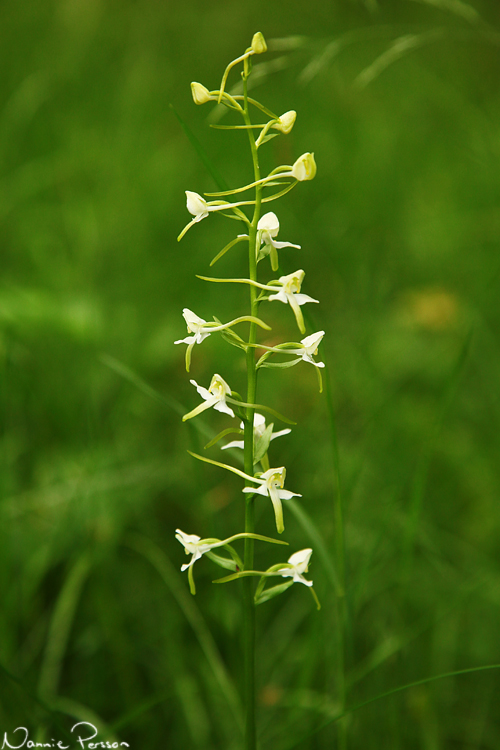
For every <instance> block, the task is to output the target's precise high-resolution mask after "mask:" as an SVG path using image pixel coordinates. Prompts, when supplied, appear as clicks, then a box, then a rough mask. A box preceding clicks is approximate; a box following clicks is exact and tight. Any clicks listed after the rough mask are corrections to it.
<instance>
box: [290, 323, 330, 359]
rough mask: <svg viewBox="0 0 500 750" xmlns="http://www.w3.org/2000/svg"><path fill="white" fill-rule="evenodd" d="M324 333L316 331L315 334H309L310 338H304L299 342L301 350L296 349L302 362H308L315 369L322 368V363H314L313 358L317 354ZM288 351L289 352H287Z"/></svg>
mask: <svg viewBox="0 0 500 750" xmlns="http://www.w3.org/2000/svg"><path fill="white" fill-rule="evenodd" d="M324 335H325V332H324V331H318V332H317V333H311V335H310V336H306V337H305V339H302V340H301V342H300V343H301V344H302V349H297V352H296V353H297V354H300V356H301V357H302V359H303V360H304V362H310V363H311V364H312V365H314V366H315V367H324V366H325V363H324V362H315V361H314V359H313V356H314V355H315V354H317V353H318V346H319V345H320V344H321V341H322V339H323V336H324ZM289 351H290V350H289Z"/></svg>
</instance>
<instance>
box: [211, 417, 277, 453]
mask: <svg viewBox="0 0 500 750" xmlns="http://www.w3.org/2000/svg"><path fill="white" fill-rule="evenodd" d="M240 428H241V429H242V430H243V429H245V425H244V423H243V422H240ZM265 431H266V418H265V417H264V416H263V415H262V414H257V413H255V414H254V415H253V437H254V441H255V442H256V441H257V440H258V439H259V438H261V437H262V435H263V434H264V432H265ZM289 432H291V430H290V429H289V428H287V429H286V430H279V431H278V432H273V433H272V434H271V440H274V439H275V438H277V437H282V436H283V435H288V433H289ZM227 448H241V450H243V449H244V448H245V443H244V441H243V440H232V441H231V442H230V443H227V445H223V446H222V448H221V449H222V450H223V451H224V450H226V449H227Z"/></svg>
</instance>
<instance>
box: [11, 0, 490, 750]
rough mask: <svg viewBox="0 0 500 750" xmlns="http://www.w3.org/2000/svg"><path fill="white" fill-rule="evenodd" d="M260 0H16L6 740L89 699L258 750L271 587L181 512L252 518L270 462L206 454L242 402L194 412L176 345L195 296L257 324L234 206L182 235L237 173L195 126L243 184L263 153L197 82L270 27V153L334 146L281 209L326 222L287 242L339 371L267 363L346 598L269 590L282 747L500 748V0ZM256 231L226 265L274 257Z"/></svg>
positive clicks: (294, 226) (173, 742) (298, 477)
mask: <svg viewBox="0 0 500 750" xmlns="http://www.w3.org/2000/svg"><path fill="white" fill-rule="evenodd" d="M228 7H229V6H227V5H226V4H223V3H221V2H219V1H218V0H217V1H216V2H214V3H212V4H210V5H202V4H201V3H198V2H193V3H184V4H181V5H179V6H175V7H173V6H171V4H167V3H164V4H160V3H154V2H150V1H149V0H139V1H138V2H130V1H129V0H126V1H125V2H123V3H112V2H104V0H92V2H77V1H76V0H71V1H65V2H62V0H61V2H55V0H50V1H49V2H41V0H39V1H37V0H28V2H27V3H14V2H7V3H5V4H3V5H2V8H1V9H0V28H1V29H2V45H0V64H1V66H2V71H3V72H2V84H3V85H2V92H1V95H0V96H1V99H2V106H1V108H0V109H1V114H0V135H1V138H0V257H1V269H2V274H1V277H0V488H1V489H0V560H1V564H0V582H1V589H0V590H1V592H2V613H3V615H2V617H1V618H0V734H2V733H3V732H8V733H10V732H13V731H14V729H16V727H20V726H25V727H28V728H29V730H30V737H31V739H33V740H35V739H36V740H37V741H44V740H45V741H48V740H47V738H48V739H49V740H50V738H52V737H55V739H56V740H57V739H61V740H65V739H66V737H67V733H68V732H69V730H70V729H71V727H72V726H73V724H74V723H76V721H90V722H94V723H96V725H98V726H99V728H100V730H101V732H102V736H103V737H104V738H105V739H108V738H111V737H114V736H116V737H118V739H120V740H122V741H126V742H129V744H130V746H131V747H132V748H139V747H145V748H146V747H147V748H148V749H149V750H156V748H158V749H159V748H165V747H168V748H178V747H190V748H193V750H210V749H211V748H214V750H215V748H217V749H219V748H224V749H226V748H227V749H228V750H233V749H234V750H239V748H240V747H241V734H240V726H241V699H240V694H241V687H242V686H241V678H242V675H241V673H242V665H241V650H240V646H241V632H242V621H241V617H242V613H241V608H240V596H241V591H240V584H239V582H235V583H230V584H227V585H225V586H212V584H211V581H212V580H213V579H214V578H215V577H218V575H219V571H218V569H216V568H214V566H213V565H212V563H211V562H210V561H209V560H206V559H203V560H202V561H200V562H199V563H197V566H196V567H197V570H196V580H197V595H196V598H192V597H191V596H190V594H189V589H188V583H187V579H186V576H185V575H184V574H181V572H180V566H181V564H182V563H183V562H184V555H183V553H182V549H181V548H180V545H179V544H178V543H177V542H176V540H175V539H174V530H175V528H177V527H180V528H182V529H184V530H185V531H186V532H188V533H198V534H200V535H201V536H204V537H208V536H216V537H219V538H224V537H227V536H230V535H231V534H233V533H235V532H236V531H238V530H240V529H241V526H242V513H243V502H242V499H241V484H240V481H239V479H238V478H237V477H234V476H232V475H229V476H227V475H226V474H227V473H225V472H220V471H219V470H218V469H217V468H216V467H212V466H207V465H206V464H201V463H200V462H197V461H195V460H194V459H192V458H191V457H190V456H189V455H188V453H187V450H188V449H189V450H191V451H193V452H196V453H200V452H202V451H203V446H204V445H205V444H206V442H207V440H209V439H210V437H212V436H213V435H214V434H215V432H216V431H218V430H219V429H223V428H224V427H225V426H227V425H226V424H225V423H224V420H223V418H221V420H220V423H219V422H217V423H216V422H214V421H213V420H212V419H211V418H209V417H205V415H203V416H201V417H199V418H198V419H197V420H193V422H194V421H196V425H195V424H190V423H187V424H182V423H181V419H180V416H181V415H182V414H183V413H185V412H187V411H189V410H190V409H192V408H193V407H194V406H195V405H196V403H197V402H196V400H195V398H194V396H195V393H194V389H193V388H192V386H191V385H190V384H189V382H188V378H187V377H186V373H185V371H184V359H183V351H180V350H181V349H183V347H175V346H173V341H174V340H175V339H177V338H180V337H181V336H184V335H185V334H184V331H185V325H184V321H183V320H182V317H181V309H182V308H183V307H184V306H187V307H190V308H192V309H194V310H195V312H197V314H198V315H200V316H202V317H204V318H209V317H211V316H212V315H216V316H217V317H219V318H220V319H221V320H225V319H229V318H230V317H235V314H245V313H246V308H245V305H246V296H247V290H246V289H243V288H242V289H240V288H236V289H232V288H230V285H225V286H224V294H222V292H221V289H220V287H219V286H218V285H215V284H207V283H206V282H203V281H201V280H198V279H196V278H195V274H196V273H198V274H202V275H211V274H212V271H211V270H210V268H209V263H210V260H211V259H212V258H213V257H214V256H215V255H216V254H217V253H218V252H219V250H221V249H222V248H223V247H224V246H225V245H226V244H227V243H228V242H229V241H230V240H231V236H230V230H231V227H227V222H226V223H224V222H222V221H221V220H220V219H219V218H218V217H216V216H211V217H209V219H207V220H206V222H203V223H202V224H201V225H200V226H196V227H194V228H193V229H192V230H190V232H189V233H188V234H187V235H186V237H185V238H184V239H183V241H182V243H181V244H180V245H178V244H177V242H176V240H175V238H176V237H177V235H178V233H179V232H180V230H181V229H182V227H183V226H184V225H185V223H186V222H187V220H188V216H187V212H186V209H185V205H184V190H186V189H189V190H195V191H197V192H200V193H201V192H203V191H204V190H207V191H210V190H214V189H216V187H217V186H216V182H215V181H214V179H213V177H212V176H211V173H210V169H207V167H206V165H205V164H204V163H203V160H202V159H200V155H199V153H198V150H197V148H193V139H194V142H198V143H199V144H201V146H202V148H203V149H204V150H205V151H206V153H207V154H208V155H209V157H210V159H211V161H212V162H213V163H215V164H216V166H217V169H218V171H219V172H220V175H221V176H222V179H223V180H224V181H226V182H227V183H228V184H229V185H236V184H243V182H244V181H245V180H246V179H247V178H248V177H249V176H250V178H251V164H250V163H248V164H243V163H242V162H241V159H240V157H239V155H240V154H241V153H242V150H243V149H242V148H241V146H240V142H241V138H245V137H246V136H245V134H243V135H242V134H234V133H230V134H227V133H224V132H222V131H214V130H211V129H209V128H208V127H207V122H206V117H207V115H208V111H209V109H210V106H209V105H207V108H204V107H195V106H194V104H193V103H192V100H191V97H190V92H189V83H190V81H191V80H200V81H201V82H202V83H205V84H206V85H208V86H210V87H212V86H216V85H217V83H218V79H219V77H220V71H222V69H223V67H224V66H225V64H226V62H227V60H229V59H231V58H232V56H234V54H237V53H238V50H240V48H244V47H245V45H246V44H248V41H249V39H250V38H251V36H252V34H253V33H254V31H256V30H259V29H260V30H261V31H262V32H263V33H264V35H265V36H266V38H267V39H273V38H281V39H286V38H288V37H292V36H294V37H300V39H298V41H297V46H293V45H289V48H288V49H286V45H284V44H283V43H282V44H281V50H278V49H277V47H276V49H277V51H275V52H272V53H271V54H270V55H269V56H268V57H267V60H268V61H272V60H278V62H277V63H275V64H274V66H273V65H270V66H268V68H267V69H266V68H263V69H261V72H262V73H263V77H262V79H260V81H261V82H260V83H259V98H260V99H262V100H263V101H264V102H265V103H268V104H269V106H270V107H271V108H272V109H274V110H276V111H278V112H285V111H287V110H289V109H292V108H293V109H296V110H297V112H298V117H297V122H296V124H295V127H294V130H293V133H292V134H291V135H290V136H288V138H287V139H275V140H274V141H272V142H271V143H270V144H269V145H268V146H266V147H265V148H267V149H268V157H267V158H268V160H269V162H268V163H266V159H264V165H263V167H264V169H265V168H267V166H269V165H272V166H274V165H275V164H276V163H290V160H293V158H294V157H295V156H296V155H298V154H300V153H303V152H304V151H309V150H310V151H314V152H315V156H316V161H317V164H318V174H317V177H316V179H315V180H314V182H312V183H307V184H306V185H304V186H301V190H300V191H299V190H295V191H293V192H292V193H291V194H290V195H289V196H287V197H286V198H285V199H283V201H282V203H281V207H280V211H279V217H280V222H281V226H282V230H281V234H282V236H283V239H286V240H289V241H291V242H294V243H297V244H301V245H302V248H303V249H302V250H294V249H292V248H288V249H287V250H283V251H282V252H281V254H280V261H281V263H282V268H283V272H284V273H288V272H290V271H291V270H294V269H295V268H298V267H304V269H305V270H306V272H307V276H306V284H307V290H306V291H307V292H308V293H310V294H311V295H312V296H314V297H316V298H318V299H320V300H321V305H318V306H315V309H314V310H313V311H312V314H313V316H314V317H313V320H312V321H311V322H310V327H309V328H308V332H310V331H311V330H318V329H324V330H325V331H326V332H327V334H326V336H325V339H324V353H323V357H324V359H325V361H326V362H327V364H328V370H329V379H330V385H331V392H328V391H326V390H325V393H323V394H322V395H321V396H320V395H319V394H318V391H317V382H316V378H315V373H314V372H311V371H310V370H312V368H307V367H304V368H300V367H297V368H294V369H293V372H292V371H290V370H284V371H282V372H281V371H280V372H274V371H271V370H266V371H263V372H262V373H261V375H260V376H259V377H260V383H259V394H258V401H259V402H262V403H269V404H271V405H272V406H273V408H275V409H276V410H278V411H279V412H283V413H285V414H287V415H288V416H290V417H291V418H292V419H293V420H294V421H296V422H297V426H296V427H294V428H293V431H292V433H291V434H290V435H289V436H287V437H286V438H284V439H283V440H282V441H281V440H280V441H276V442H277V444H276V445H274V444H273V451H274V452H273V455H274V456H275V458H276V460H277V461H278V462H281V463H283V464H285V465H286V466H287V467H288V479H289V486H290V487H291V488H292V489H293V490H294V491H296V492H300V493H301V494H302V495H303V499H301V500H298V501H297V502H295V503H293V505H292V504H290V506H287V507H285V523H286V530H287V534H288V539H289V541H290V544H291V545H292V546H293V547H294V548H295V549H300V548H303V547H306V546H309V545H310V546H312V547H313V548H314V550H315V551H314V555H313V558H312V565H311V576H312V577H313V578H314V584H315V590H316V591H317V593H318V596H319V598H320V600H321V603H322V609H321V611H320V612H316V610H315V608H314V605H313V603H312V600H311V597H310V595H309V592H306V591H305V587H292V588H291V590H290V591H287V592H285V594H284V595H283V596H281V597H278V598H276V599H273V600H272V601H271V602H268V603H266V604H263V605H262V606H261V607H259V608H258V610H257V615H258V617H257V629H258V655H257V664H258V711H259V728H260V729H259V731H260V737H261V748H262V750H267V749H268V748H273V750H291V748H292V747H293V748H295V747H296V748H298V749H299V750H323V749H324V750H326V749H327V748H328V750H330V748H332V747H335V748H337V747H338V748H339V750H344V748H343V746H342V743H343V742H344V740H343V739H342V738H345V739H346V745H344V747H347V748H349V750H358V749H359V750H379V749H380V750H382V749H383V750H387V749H388V748H389V749H390V750H414V749H415V750H497V748H498V747H499V746H500V722H499V719H498V710H497V706H498V700H499V697H500V696H499V690H500V671H498V670H496V669H486V670H483V671H474V670H476V668H479V667H483V666H489V665H495V664H498V663H500V644H499V639H498V632H499V629H500V596H499V591H500V574H499V562H500V555H499V545H498V538H499V531H500V512H499V503H498V498H499V496H500V476H499V469H498V466H499V455H500V437H499V436H500V431H499V424H500V401H499V396H498V383H499V380H500V336H499V331H500V306H499V304H498V282H499V277H500V254H499V239H498V237H499V230H500V222H499V211H498V196H499V194H500V183H499V176H498V175H499V169H498V160H499V146H498V143H499V133H500V128H499V122H500V99H499V95H498V85H497V83H498V81H497V78H498V73H497V71H498V64H499V56H500V48H499V41H500V16H499V14H498V10H497V8H496V4H495V3H489V2H486V0H483V2H480V0H475V1H474V2H470V3H465V2H463V3H460V2H456V3H452V2H449V3H444V2H442V3H438V2H437V1H436V2H430V0H429V2H421V3H420V2H419V3H417V2H414V1H412V0H399V2H390V1H389V0H379V2H375V1H374V0H373V1H372V2H369V0H366V2H361V0H360V1H359V2H355V1H354V0H353V1H352V2H351V0H337V2H335V3H331V4H328V3H323V2H319V0H315V1H314V2H313V3H308V5H307V13H306V12H305V8H304V5H303V4H299V3H284V2H281V0H279V2H277V3H273V4H265V3H263V2H261V1H260V0H259V2H256V3H254V4H253V5H252V6H249V7H248V8H247V7H245V6H244V5H243V4H240V3H238V4H234V6H231V10H230V11H229V10H228ZM470 8H473V9H474V10H475V11H477V13H478V14H479V15H480V18H479V20H478V18H477V17H476V16H475V14H474V13H472V12H471V11H470ZM398 40H399V41H398ZM401 40H403V41H401ZM405 40H406V41H405ZM298 42H300V44H299V43H298ZM278 46H279V45H278ZM304 71H305V72H304ZM170 104H172V105H173V107H174V108H175V112H177V113H178V115H179V117H180V119H181V121H182V122H183V123H185V126H186V127H187V128H188V130H189V134H190V135H189V137H188V135H187V133H186V130H185V128H183V126H182V125H181V124H180V122H179V120H178V119H177V118H176V117H175V115H174V113H173V111H172V109H171V108H170V106H169V105H170ZM245 146H246V143H245ZM217 179H219V180H220V177H217ZM209 222H210V224H209ZM280 238H281V235H280ZM239 249H240V246H238V245H237V246H236V247H235V248H233V249H231V251H230V252H229V253H228V254H227V255H225V256H224V257H223V258H221V259H220V260H219V261H218V263H217V274H220V275H221V276H222V275H223V276H227V277H232V276H237V275H241V273H242V268H243V266H241V264H240V257H239ZM235 286H236V285H235ZM235 311H236V312H235ZM276 312H277V313H280V311H276ZM281 312H282V313H283V315H281V313H280V315H281V317H279V318H277V321H278V322H277V323H276V324H275V326H274V328H275V331H273V333H276V335H277V336H278V337H279V336H281V334H282V333H284V332H285V331H287V330H289V325H290V320H289V316H288V315H287V314H286V313H287V311H286V310H285V311H281ZM194 354H195V356H194V358H193V368H192V373H191V376H192V377H194V378H195V379H196V380H197V381H198V382H200V383H202V384H205V385H206V384H207V383H206V382H205V381H207V382H208V380H209V378H210V377H211V374H212V372H213V371H214V370H215V371H221V374H222V376H223V377H224V378H225V379H227V380H228V381H229V382H231V384H233V383H235V385H234V386H233V387H235V389H236V390H238V391H240V392H241V390H242V389H243V381H244V375H243V373H242V371H241V370H240V369H239V368H238V365H237V364H236V357H237V350H235V349H234V350H233V348H231V347H227V346H226V345H225V343H224V342H223V341H221V340H217V339H216V337H215V336H212V337H211V338H210V339H209V340H208V341H206V342H205V343H204V344H203V346H202V347H199V348H198V351H195V353H194ZM235 354H236V357H234V356H233V355H235ZM332 415H333V418H334V432H335V435H336V441H337V446H336V447H334V446H333V445H332V421H331V418H332ZM206 453H207V456H208V457H211V458H213V459H214V460H224V459H223V458H222V456H221V454H220V452H219V451H218V448H217V447H216V446H215V447H213V448H211V449H209V450H208V451H207V452H206ZM339 488H340V491H341V497H342V508H343V520H344V526H345V528H344V536H345V555H343V556H341V557H340V558H339V531H338V524H337V525H336V521H338V507H339V506H338V497H339V494H338V492H339ZM257 512H258V516H259V517H258V524H259V526H258V528H259V533H262V534H271V535H272V533H273V518H272V514H271V513H270V512H269V508H268V506H267V505H266V504H265V503H262V504H261V505H258V507H257ZM258 554H259V558H258V560H257V562H258V564H259V567H260V566H267V565H270V564H272V563H273V561H274V558H273V556H272V554H271V553H269V557H268V553H267V552H266V551H265V550H263V549H261V548H258ZM343 565H345V603H344V601H343V600H342V604H341V606H339V599H338V593H339V581H342V579H343V575H342V574H341V568H342V566H343ZM339 571H340V572H339ZM297 589H300V590H297ZM342 624H343V629H342V633H341V631H340V627H341V625H342ZM340 636H341V637H340ZM341 646H342V647H343V652H344V653H343V657H342V658H341V657H340V655H339V648H340V647H341ZM342 664H343V665H344V667H345V669H343V668H342ZM468 670H469V671H468ZM341 672H342V673H343V674H341ZM458 672H459V673H460V674H455V673H458ZM446 675H449V676H446ZM434 678H437V679H434ZM344 681H345V692H346V700H347V704H346V706H347V715H346V718H345V719H344V720H343V725H342V726H343V729H342V731H341V732H339V731H338V727H337V722H336V719H338V717H339V715H340V714H341V713H342V705H341V703H342V701H341V698H342V693H343V690H344V689H343V687H342V685H343V682H344ZM402 686H405V689H404V690H398V688H399V687H402ZM349 708H352V709H353V710H352V712H349V710H348V709H349ZM10 736H11V738H12V739H15V737H16V735H14V736H13V735H10ZM339 738H340V739H339ZM339 743H340V744H339ZM12 744H14V742H13V743H12ZM66 744H68V743H66Z"/></svg>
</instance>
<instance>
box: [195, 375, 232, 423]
mask: <svg viewBox="0 0 500 750" xmlns="http://www.w3.org/2000/svg"><path fill="white" fill-rule="evenodd" d="M189 382H190V383H191V384H192V385H194V387H195V388H196V390H197V391H198V393H199V394H200V396H201V397H202V399H203V401H204V403H203V404H200V405H199V406H197V407H196V408H195V409H193V410H192V411H190V412H189V413H188V414H184V416H183V417H182V421H183V422H185V421H186V420H187V419H191V418H192V417H196V416H197V415H198V414H201V412H202V411H205V409H210V408H211V407H213V408H214V409H215V411H220V412H224V413H225V414H229V416H230V417H234V411H233V410H232V409H231V408H230V407H229V406H228V405H227V404H226V397H227V396H230V395H231V388H230V387H229V386H228V384H227V383H226V381H225V380H224V378H221V376H220V375H217V374H215V375H214V376H213V378H212V380H211V382H210V386H209V387H208V390H207V389H206V388H203V386H202V385H198V383H197V382H196V380H190V381H189Z"/></svg>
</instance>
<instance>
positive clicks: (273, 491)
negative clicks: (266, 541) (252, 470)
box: [243, 466, 302, 534]
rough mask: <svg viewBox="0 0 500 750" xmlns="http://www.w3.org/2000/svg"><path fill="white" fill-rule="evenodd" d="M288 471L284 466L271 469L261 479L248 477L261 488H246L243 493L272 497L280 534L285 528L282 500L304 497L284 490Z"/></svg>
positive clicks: (277, 528)
mask: <svg viewBox="0 0 500 750" xmlns="http://www.w3.org/2000/svg"><path fill="white" fill-rule="evenodd" d="M285 476H286V469H285V467H284V466H282V467H281V468H279V469H269V470H268V471H265V472H264V473H263V474H261V475H260V477H252V478H251V477H248V478H249V479H251V480H252V482H256V483H257V484H259V485H260V486H259V487H257V488H255V487H244V488H243V492H253V493H255V494H256V495H264V497H267V496H268V497H270V498H271V502H272V504H273V508H274V515H275V518H276V530H277V532H278V534H281V533H283V531H284V529H285V526H284V523H283V506H282V505H281V501H282V500H289V499H290V498H291V497H302V495H299V494H297V492H290V490H285V489H283V486H284V484H285Z"/></svg>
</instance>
